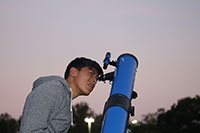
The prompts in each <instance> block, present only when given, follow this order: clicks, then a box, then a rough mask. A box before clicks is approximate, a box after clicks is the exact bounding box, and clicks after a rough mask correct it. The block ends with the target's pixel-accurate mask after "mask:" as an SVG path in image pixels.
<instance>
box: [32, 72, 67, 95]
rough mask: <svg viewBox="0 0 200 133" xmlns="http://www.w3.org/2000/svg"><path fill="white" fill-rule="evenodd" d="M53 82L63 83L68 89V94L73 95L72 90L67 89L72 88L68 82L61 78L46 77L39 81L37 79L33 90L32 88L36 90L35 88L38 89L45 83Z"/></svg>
mask: <svg viewBox="0 0 200 133" xmlns="http://www.w3.org/2000/svg"><path fill="white" fill-rule="evenodd" d="M52 80H54V81H58V82H60V83H62V84H63V86H64V87H65V88H66V90H67V92H68V93H71V89H67V88H71V87H70V86H69V84H68V83H67V81H66V80H65V79H64V78H62V77H60V76H45V77H40V78H38V79H36V80H35V81H34V82H33V88H32V90H34V89H35V88H37V87H38V86H39V85H41V84H43V83H45V82H49V81H52Z"/></svg>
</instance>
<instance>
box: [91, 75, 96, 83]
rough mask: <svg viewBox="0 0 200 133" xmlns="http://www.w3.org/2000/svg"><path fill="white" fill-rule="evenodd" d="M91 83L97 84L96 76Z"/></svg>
mask: <svg viewBox="0 0 200 133" xmlns="http://www.w3.org/2000/svg"><path fill="white" fill-rule="evenodd" d="M92 83H94V84H96V83H97V76H93V78H92Z"/></svg>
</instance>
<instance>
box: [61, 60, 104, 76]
mask: <svg viewBox="0 0 200 133" xmlns="http://www.w3.org/2000/svg"><path fill="white" fill-rule="evenodd" d="M72 67H75V68H76V69H78V70H81V68H83V67H88V68H89V69H92V68H95V69H96V70H97V71H98V75H100V74H103V70H102V68H101V67H100V65H99V64H98V63H97V62H96V61H93V60H91V59H88V58H85V57H78V58H75V59H74V60H72V61H71V62H70V63H69V64H68V66H67V68H66V71H65V75H64V78H65V79H67V78H68V76H69V71H70V69H71V68H72Z"/></svg>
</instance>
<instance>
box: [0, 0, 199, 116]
mask: <svg viewBox="0 0 200 133" xmlns="http://www.w3.org/2000/svg"><path fill="white" fill-rule="evenodd" d="M199 7H200V0H0V20H1V21H0V66H1V67H0V68H1V69H0V85H1V86H0V113H5V112H7V113H9V114H10V115H11V116H12V117H14V118H17V119H18V118H19V116H20V115H21V114H22V110H23V106H24V103H25V99H26V96H27V95H28V93H29V92H30V91H31V89H32V83H33V81H34V80H35V79H37V78H38V77H40V76H48V75H60V76H63V74H64V71H65V68H66V66H67V64H68V63H69V62H70V61H71V60H72V59H74V58H76V57H80V56H84V57H88V58H91V59H94V60H96V61H97V62H98V63H99V64H100V65H101V66H102V65H103V59H104V57H105V54H106V52H108V51H109V52H111V59H112V60H116V59H117V57H118V56H120V55H121V54H123V53H130V54H133V55H135V56H136V57H137V58H138V60H139V66H138V69H137V73H136V78H135V87H134V90H135V91H137V93H138V98H137V99H136V100H133V101H132V104H133V105H134V106H135V107H136V111H135V114H136V115H135V117H134V118H132V119H138V120H141V119H142V115H144V114H147V113H154V112H156V111H157V109H158V108H165V109H166V110H167V109H170V107H171V105H173V104H174V103H177V100H178V99H181V98H185V97H194V96H195V95H200V70H199V69H200V8H199ZM112 70H114V68H113V67H109V69H108V70H106V71H105V72H109V71H112ZM110 89H111V85H109V83H105V84H104V83H101V82H99V83H98V84H97V86H96V88H95V90H94V91H93V92H92V93H91V95H90V96H88V97H85V96H82V97H78V98H77V99H75V100H73V104H76V103H79V102H81V101H83V102H87V103H88V104H89V106H90V107H91V108H92V109H93V110H94V111H95V112H96V113H97V114H100V113H102V112H103V107H104V103H105V102H106V100H107V99H108V97H109V94H110Z"/></svg>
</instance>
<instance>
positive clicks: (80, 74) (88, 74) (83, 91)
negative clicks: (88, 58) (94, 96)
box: [74, 67, 98, 95]
mask: <svg viewBox="0 0 200 133" xmlns="http://www.w3.org/2000/svg"><path fill="white" fill-rule="evenodd" d="M97 77H98V72H97V70H96V69H94V68H93V69H90V68H88V67H83V68H82V69H81V70H80V71H79V70H78V71H77V74H76V76H75V79H74V84H75V85H76V88H77V89H78V90H77V91H78V92H79V94H80V95H89V94H90V92H91V91H92V90H93V89H94V87H95V85H96V83H97Z"/></svg>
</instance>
